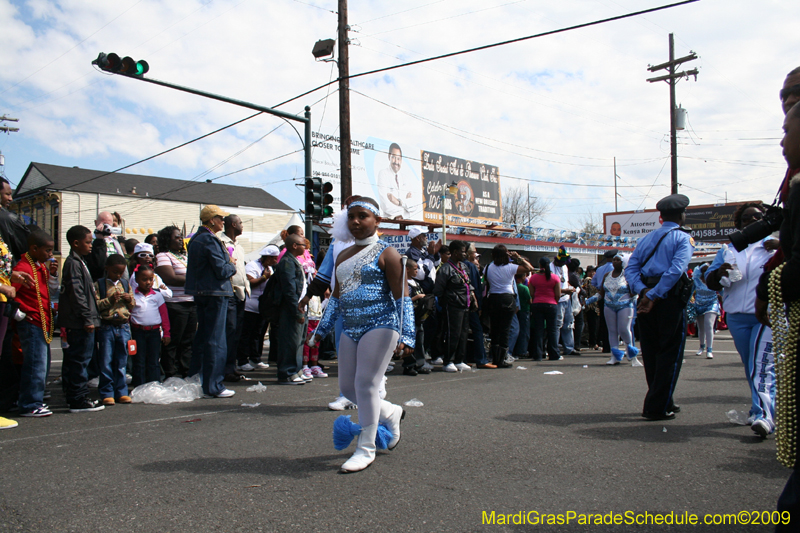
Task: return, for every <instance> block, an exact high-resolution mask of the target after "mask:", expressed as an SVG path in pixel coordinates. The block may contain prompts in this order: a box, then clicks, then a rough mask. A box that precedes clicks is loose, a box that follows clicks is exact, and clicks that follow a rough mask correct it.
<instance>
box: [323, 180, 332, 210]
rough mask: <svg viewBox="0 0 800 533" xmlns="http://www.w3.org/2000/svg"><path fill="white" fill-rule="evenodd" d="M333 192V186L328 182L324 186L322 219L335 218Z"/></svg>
mask: <svg viewBox="0 0 800 533" xmlns="http://www.w3.org/2000/svg"><path fill="white" fill-rule="evenodd" d="M331 191H333V184H332V183H331V182H330V181H326V182H325V183H323V184H322V192H323V196H322V218H330V217H332V216H333V206H332V205H331V204H332V203H333V195H332V194H331Z"/></svg>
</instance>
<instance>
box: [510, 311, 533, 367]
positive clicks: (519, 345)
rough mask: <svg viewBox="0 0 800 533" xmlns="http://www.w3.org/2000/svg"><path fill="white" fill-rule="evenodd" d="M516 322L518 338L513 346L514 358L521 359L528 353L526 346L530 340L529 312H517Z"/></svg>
mask: <svg viewBox="0 0 800 533" xmlns="http://www.w3.org/2000/svg"><path fill="white" fill-rule="evenodd" d="M517 320H519V336H518V337H517V342H516V344H515V345H514V357H521V356H523V355H525V354H527V353H528V344H529V343H530V340H531V313H530V311H517Z"/></svg>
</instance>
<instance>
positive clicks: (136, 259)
mask: <svg viewBox="0 0 800 533" xmlns="http://www.w3.org/2000/svg"><path fill="white" fill-rule="evenodd" d="M139 265H147V266H149V267H150V268H155V254H154V253H153V247H152V246H151V245H149V244H147V243H144V242H140V243H139V244H137V245H136V247H135V248H134V249H133V255H131V258H130V260H129V261H128V272H129V273H130V275H131V279H130V283H131V289H133V290H136V287H137V286H138V284H137V283H136V276H135V275H134V274H135V273H136V270H138V268H139ZM153 276H154V278H153V289H154V290H157V291H161V292H162V293H164V298H172V290H170V288H169V287H167V284H166V283H164V280H162V279H161V276H159V275H158V274H156V273H155V272H153Z"/></svg>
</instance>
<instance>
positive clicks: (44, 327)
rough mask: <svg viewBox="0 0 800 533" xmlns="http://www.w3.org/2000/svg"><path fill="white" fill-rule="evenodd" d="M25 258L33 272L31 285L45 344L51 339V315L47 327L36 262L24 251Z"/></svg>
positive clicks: (48, 310)
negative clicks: (34, 291)
mask: <svg viewBox="0 0 800 533" xmlns="http://www.w3.org/2000/svg"><path fill="white" fill-rule="evenodd" d="M25 258H26V259H27V260H28V264H29V265H31V272H32V273H33V286H34V288H35V289H36V302H37V303H38V304H39V319H41V321H42V331H44V340H45V341H46V342H47V344H50V343H51V342H52V341H53V320H52V317H51V320H50V327H49V328H48V327H47V317H46V316H45V314H44V313H45V309H44V303H43V302H42V293H41V292H40V291H39V273H38V272H37V271H36V270H37V268H36V263H35V261H34V260H33V258H32V257H31V254H29V253H28V252H25ZM47 312H48V313H49V312H50V309H49V308H48V309H47Z"/></svg>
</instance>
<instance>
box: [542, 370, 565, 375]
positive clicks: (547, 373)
mask: <svg viewBox="0 0 800 533" xmlns="http://www.w3.org/2000/svg"><path fill="white" fill-rule="evenodd" d="M560 374H563V372H559V371H558V370H551V371H550V372H545V373H544V375H545V376H558V375H560Z"/></svg>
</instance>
